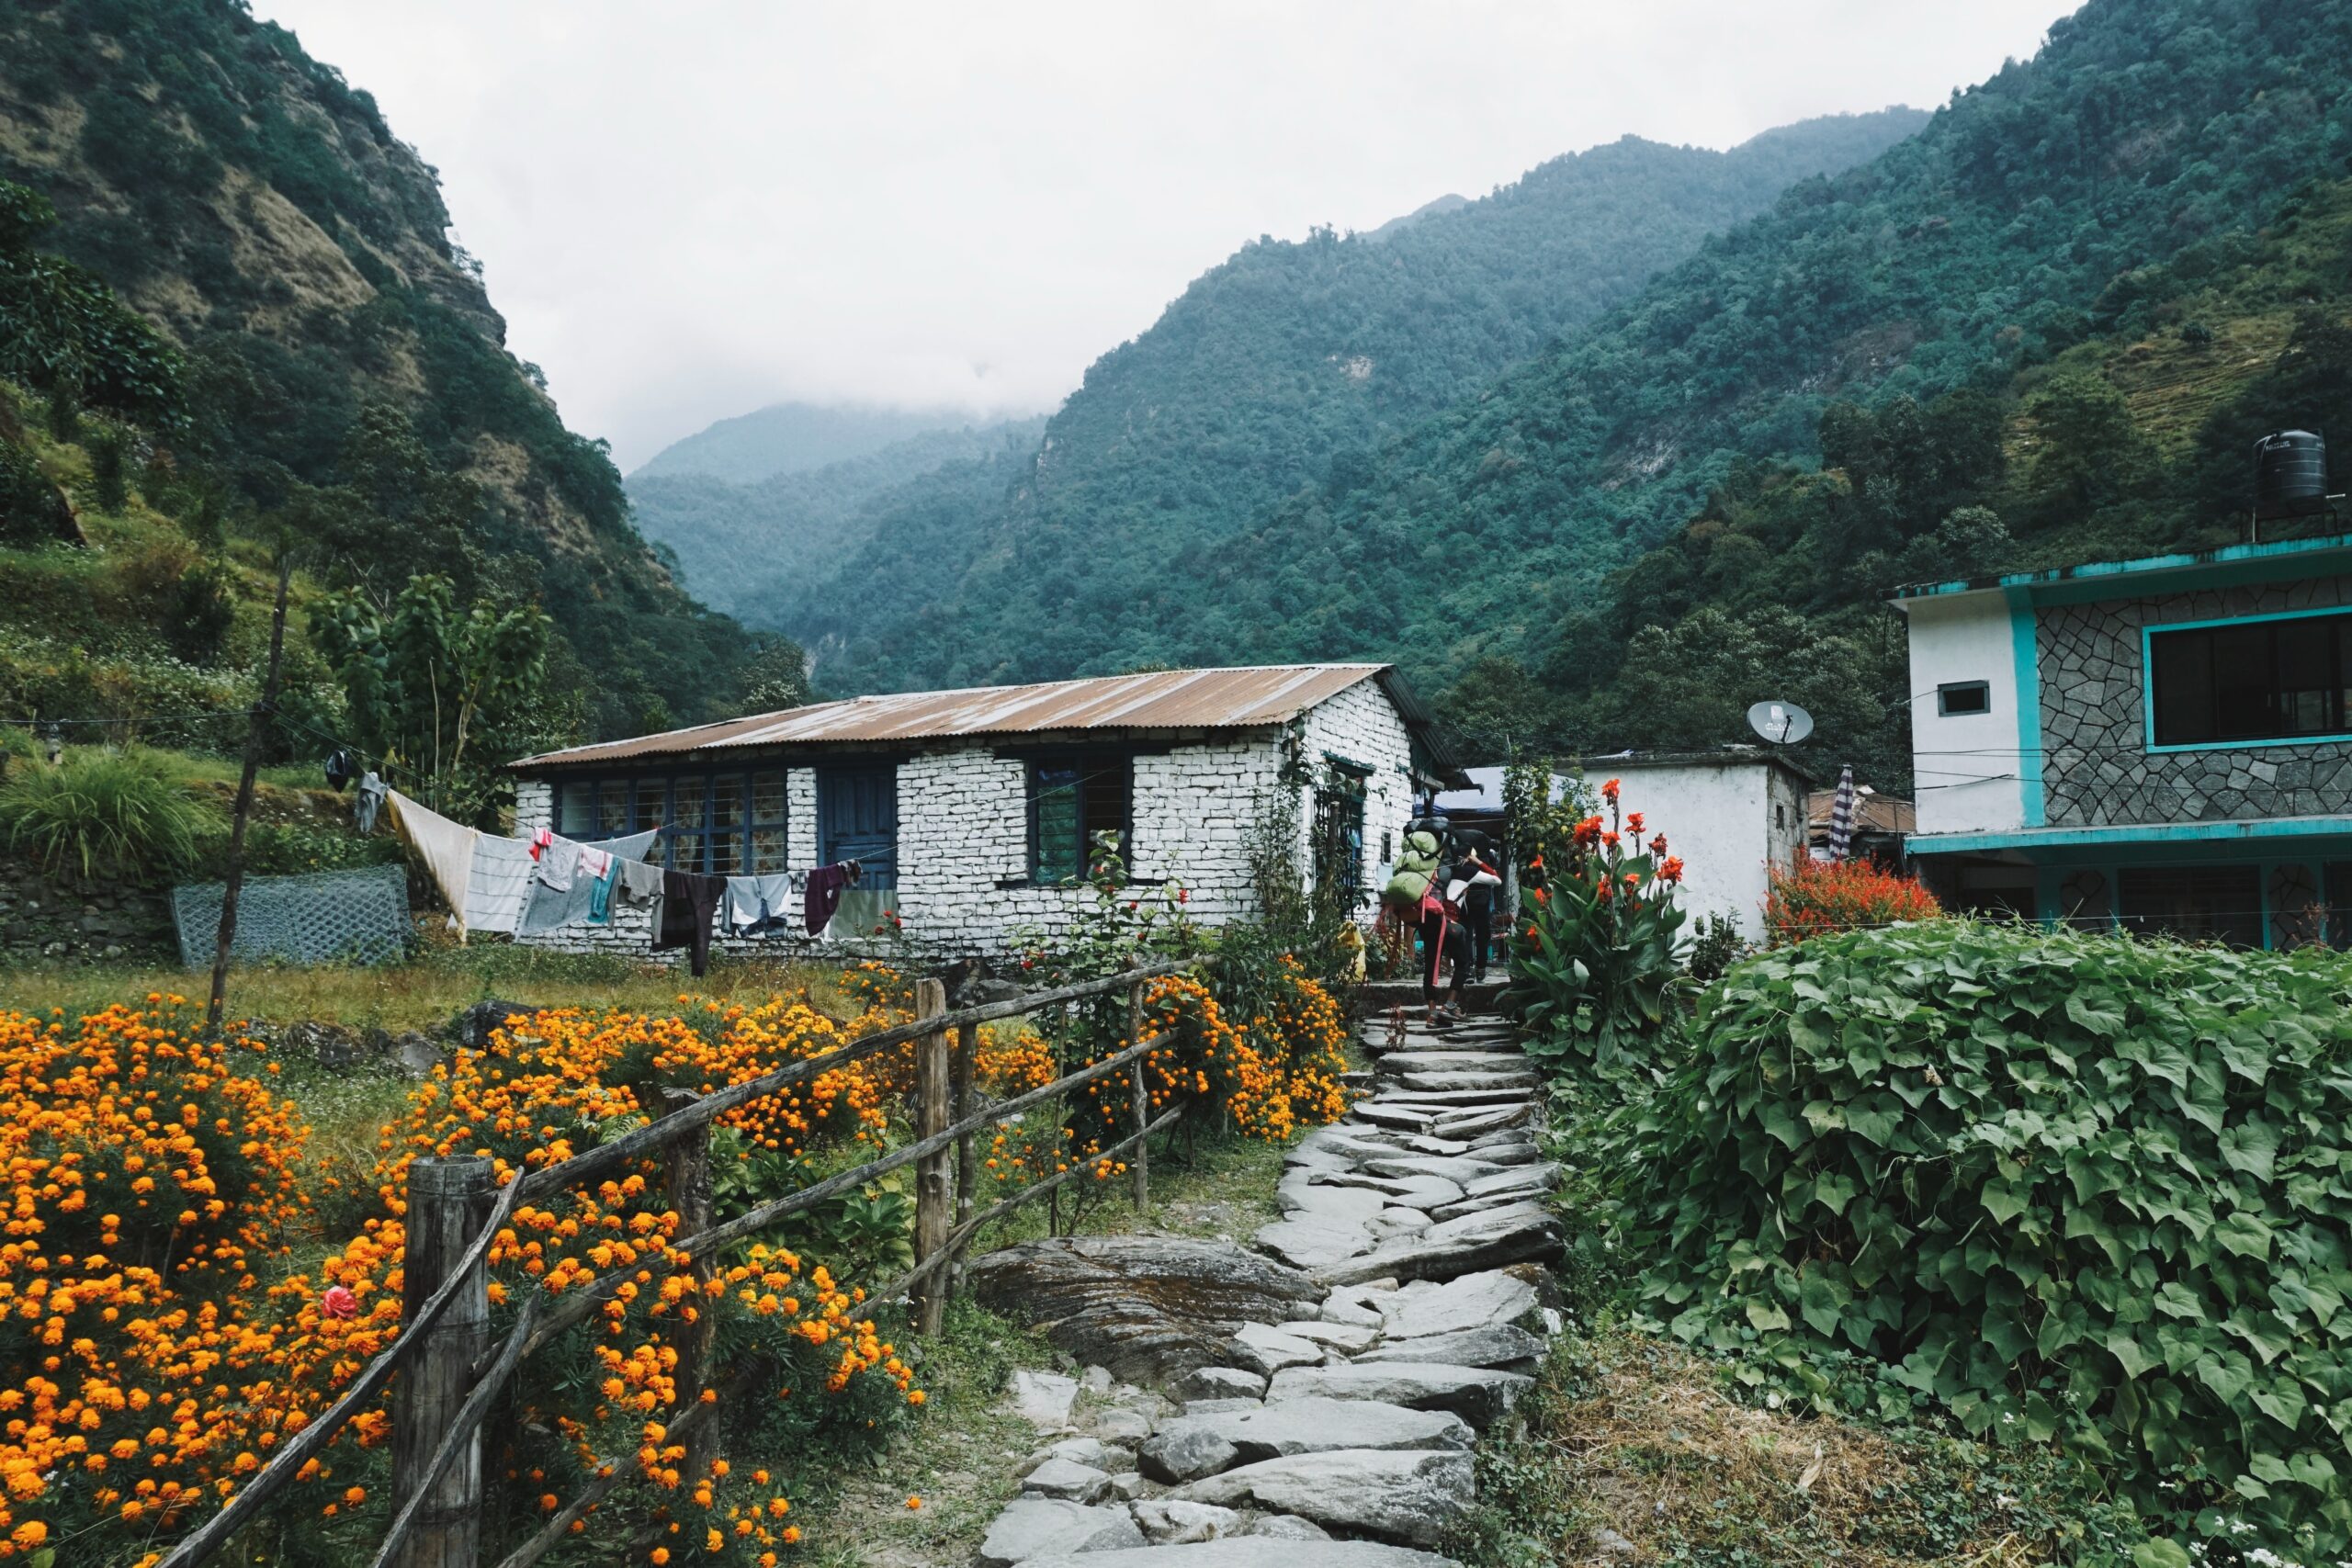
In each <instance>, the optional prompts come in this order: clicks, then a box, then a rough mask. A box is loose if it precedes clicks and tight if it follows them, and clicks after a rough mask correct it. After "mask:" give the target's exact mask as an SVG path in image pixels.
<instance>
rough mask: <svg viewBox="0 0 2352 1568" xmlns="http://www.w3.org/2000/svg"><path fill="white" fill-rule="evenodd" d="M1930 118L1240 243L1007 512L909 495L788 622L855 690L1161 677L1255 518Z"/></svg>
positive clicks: (1117, 370)
mask: <svg viewBox="0 0 2352 1568" xmlns="http://www.w3.org/2000/svg"><path fill="white" fill-rule="evenodd" d="M1922 118H1924V117H1923V116H1921V115H1920V114H1919V113H1917V111H1913V110H1908V109H1888V110H1885V111H1883V112H1881V113H1878V114H1872V115H1861V116H1851V117H1840V118H1829V119H1822V120H1814V121H1808V122H1806V123H1804V124H1802V125H1794V126H1789V127H1785V128H1783V129H1781V130H1775V131H1771V132H1770V133H1768V134H1766V135H1763V136H1759V137H1758V138H1756V139H1755V140H1753V141H1749V142H1747V144H1745V145H1743V146H1741V147H1738V148H1736V149H1734V150H1733V151H1731V152H1707V151H1704V150H1701V149H1696V148H1687V147H1684V148H1676V147H1663V146H1659V145H1657V143H1655V142H1648V141H1639V140H1637V139H1634V138H1630V137H1629V138H1626V139H1625V140H1623V141H1617V142H1613V143H1611V144H1609V145H1607V146H1603V147H1597V148H1594V149H1592V150H1591V151H1589V152H1581V153H1577V154H1574V155H1572V156H1567V157H1562V158H1557V159H1555V160H1553V161H1552V162H1550V163H1547V164H1543V165H1542V166H1540V167H1538V168H1536V169H1534V170H1532V171H1530V172H1529V173H1528V174H1527V175H1525V176H1524V177H1523V178H1521V180H1519V181H1518V182H1517V183H1515V184H1513V185H1511V186H1506V187H1504V188H1502V189H1499V190H1497V191H1495V192H1494V193H1493V194H1491V195H1490V196H1488V197H1486V198H1484V199H1483V200H1480V201H1476V202H1473V203H1469V204H1466V205H1462V206H1457V207H1454V208H1453V209H1450V210H1449V209H1446V207H1445V204H1444V203H1443V202H1439V203H1432V204H1431V208H1432V210H1427V211H1425V212H1424V213H1423V214H1422V215H1420V216H1419V217H1417V218H1416V219H1415V220H1413V221H1411V222H1409V223H1406V224H1403V225H1385V226H1384V228H1383V230H1382V231H1376V234H1373V235H1367V234H1358V235H1346V236H1342V235H1340V234H1336V233H1333V232H1330V231H1317V232H1316V233H1315V234H1314V235H1312V236H1311V237H1310V238H1308V239H1307V240H1306V241H1303V242H1300V243H1287V242H1276V241H1272V240H1266V239H1261V240H1260V241H1258V242H1257V243H1252V244H1250V245H1246V246H1244V247H1243V248H1242V249H1241V250H1240V251H1239V252H1238V253H1237V254H1235V255H1234V256H1233V257H1232V258H1231V259H1230V260H1228V261H1227V262H1226V263H1225V264H1224V265H1221V266H1219V267H1217V268H1216V269H1215V270H1213V271H1211V272H1209V273H1207V274H1205V275H1204V276H1202V277H1200V278H1199V279H1197V280H1195V281H1194V282H1193V285H1192V286H1191V287H1190V288H1187V289H1186V290H1185V292H1184V294H1183V296H1182V298H1181V299H1178V300H1177V301H1176V302H1175V303H1174V304H1172V305H1170V307H1169V309H1168V310H1167V311H1166V312H1165V313H1164V314H1163V315H1162V316H1161V317H1160V319H1159V321H1158V322H1156V323H1155V324H1154V325H1153V326H1152V327H1151V329H1150V330H1149V331H1148V332H1146V333H1143V334H1142V335H1141V336H1140V337H1138V338H1136V340H1134V341H1133V342H1131V343H1128V344H1123V345H1121V346H1120V347H1118V348H1116V349H1114V350H1113V351H1112V352H1111V353H1109V354H1106V355H1103V358H1101V359H1100V360H1098V361H1097V362H1096V363H1095V364H1094V366H1093V367H1092V368H1091V369H1090V370H1089V371H1088V372H1087V376H1086V381H1085V385H1084V386H1083V387H1082V388H1081V389H1080V390H1079V391H1077V392H1076V393H1074V394H1072V396H1071V397H1070V399H1069V401H1068V402H1067V403H1066V404H1065V405H1064V406H1063V408H1062V409H1061V411H1060V412H1058V413H1057V414H1056V415H1055V416H1054V418H1053V420H1052V421H1051V422H1050V423H1049V424H1048V425H1047V427H1046V434H1045V437H1044V439H1043V441H1042V442H1040V443H1039V444H1038V446H1037V448H1036V450H1035V453H1034V454H1033V460H1032V461H1031V462H1030V463H1029V464H1028V465H1027V466H1026V468H1025V469H1023V471H1021V472H1019V473H1018V474H1017V475H1014V476H1011V477H1012V479H1014V482H1013V484H1012V486H1011V488H1010V489H1009V490H1008V491H1006V492H1005V493H1003V494H1001V495H998V496H996V497H994V498H990V499H989V501H988V502H987V504H985V505H984V506H983V507H982V508H981V509H980V510H978V511H974V512H970V513H967V515H966V516H965V519H964V523H963V525H962V526H961V527H958V528H954V529H942V528H941V527H939V526H938V524H939V522H940V514H941V511H942V506H943V503H944V493H929V494H923V493H912V494H910V495H909V496H907V497H906V498H905V500H904V504H903V508H902V510H900V511H896V512H893V513H890V514H888V515H884V516H879V517H876V519H874V525H875V532H874V537H873V539H872V541H871V542H870V544H868V545H866V546H865V547H864V548H862V549H860V550H859V551H858V552H857V553H856V554H855V555H854V556H853V558H851V559H850V561H849V562H848V563H847V564H846V565H845V566H844V567H843V568H842V573H841V577H840V589H841V591H840V592H823V593H820V594H817V595H815V596H813V600H812V605H813V613H807V614H804V615H800V616H798V617H796V618H794V619H791V620H788V621H786V623H785V625H786V626H787V627H788V628H789V629H792V630H794V631H795V632H796V633H797V634H798V635H801V636H802V637H803V638H804V640H812V646H813V647H815V648H816V649H817V650H818V651H819V652H820V655H821V656H824V657H828V658H834V659H837V660H839V663H840V665H841V667H842V671H843V673H842V679H843V680H844V681H847V682H852V683H864V682H869V681H872V682H880V683H885V684H901V685H903V684H917V683H924V682H944V681H951V680H952V681H964V680H974V681H978V680H990V679H998V678H1007V677H1012V676H1028V675H1040V674H1051V675H1060V674H1070V673H1075V672H1080V671H1092V670H1096V669H1100V668H1104V667H1110V666H1116V665H1118V664H1121V663H1125V662H1132V661H1134V660H1139V659H1151V658H1157V657H1161V656H1162V654H1163V651H1164V650H1165V649H1168V648H1170V647H1171V646H1174V645H1175V644H1174V643H1171V641H1170V637H1168V636H1167V635H1164V634H1165V633H1166V632H1167V631H1169V630H1170V623H1171V622H1183V621H1187V620H1191V619H1193V618H1194V615H1195V612H1196V610H1197V609H1198V608H1199V607H1200V605H1201V604H1202V603H1203V602H1204V599H1205V597H1206V596H1205V595H1203V596H1202V597H1201V598H1199V599H1196V598H1195V597H1194V595H1193V592H1192V591H1191V589H1190V588H1189V587H1188V586H1187V581H1186V577H1185V573H1186V572H1187V570H1190V569H1191V568H1192V567H1193V566H1194V565H1196V564H1197V563H1198V562H1199V561H1200V560H1202V559H1204V558H1213V557H1214V558H1223V559H1224V560H1226V561H1227V563H1228V564H1230V565H1235V566H1241V565H1243V562H1244V560H1245V558H1240V557H1235V556H1232V555H1231V554H1230V553H1229V552H1228V551H1227V546H1228V545H1229V544H1230V543H1231V541H1232V540H1233V538H1234V536H1235V535H1236V534H1237V532H1238V530H1240V529H1242V528H1244V527H1245V526H1247V525H1248V524H1249V523H1250V519H1251V518H1253V517H1254V516H1256V515H1258V514H1260V513H1262V512H1263V511H1264V510H1265V509H1266V508H1268V507H1271V506H1272V505H1273V504H1275V503H1276V502H1280V501H1281V500H1282V499H1283V498H1284V497H1286V496H1289V495H1291V494H1293V493H1294V492H1295V491H1299V490H1300V489H1301V488H1302V487H1311V486H1315V485H1317V484H1320V483H1323V482H1325V481H1326V480H1327V479H1329V478H1330V477H1331V476H1333V475H1334V474H1339V475H1341V476H1348V475H1353V474H1356V473H1359V472H1362V471H1363V470H1364V469H1365V468H1367V467H1368V464H1369V459H1370V454H1371V452H1372V451H1373V450H1374V448H1375V447H1376V446H1377V445H1378V444H1379V443H1380V442H1381V441H1382V440H1383V439H1385V438H1386V437H1388V436H1390V435H1392V434H1395V433H1397V432H1398V431H1401V430H1404V429H1407V428H1408V427H1410V426H1411V425H1412V424H1414V423H1417V422H1419V421H1420V420H1423V419H1425V418H1427V417H1429V416H1430V415H1431V414H1433V413H1435V412H1438V411H1440V410H1442V409H1444V408H1446V407H1448V406H1449V405H1451V404H1452V403H1453V402H1454V401H1455V400H1458V399H1460V398H1462V397H1464V396H1465V395H1467V394H1468V393H1470V392H1471V391H1473V390H1474V389H1476V388H1477V387H1479V386H1481V385H1482V384H1484V383H1485V382H1487V380H1489V379H1490V378H1492V377H1493V376H1495V375H1496V374H1497V373H1498V371H1500V370H1501V369H1502V368H1503V367H1506V366H1509V365H1510V364H1512V363H1514V362H1516V361H1519V360H1521V359H1524V358H1526V357H1527V356H1528V355H1532V354H1533V353H1535V352H1536V351H1537V350H1539V349H1540V348H1542V347H1543V346H1544V344H1546V343H1548V342H1550V341H1551V340H1552V339H1554V338H1555V336H1557V335H1558V334H1560V333H1563V332H1566V331H1568V330H1570V329H1572V328H1575V327H1577V326H1578V325H1579V324H1581V323H1583V322H1586V321H1590V320H1591V319H1592V318H1593V317H1595V316H1597V315H1598V314H1600V312H1601V311H1603V310H1607V309H1608V308H1609V307H1610V306H1611V305H1612V304H1615V303H1617V302H1618V301H1621V300H1623V299H1625V298H1627V297H1628V296H1629V295H1631V294H1632V293H1633V292H1634V290H1635V289H1637V288H1639V287H1640V286H1641V284H1642V283H1643V281H1644V280H1645V278H1647V277H1648V276H1651V275H1652V274H1654V273H1656V272H1657V270H1658V269H1659V268H1661V267H1664V266H1668V265H1672V264H1673V263H1675V262H1677V261H1679V260H1681V259H1683V258H1685V257H1687V256H1689V255H1690V254H1691V253H1692V251H1693V250H1694V249H1695V248H1696V246H1697V245H1698V244H1699V243H1700V241H1701V240H1702V237H1703V236H1705V235H1707V234H1709V233H1711V232H1713V231H1717V230H1720V229H1722V228H1724V227H1725V226H1726V225H1728V224H1730V223H1732V222H1734V221H1736V220H1739V219H1741V218H1743V217H1747V216H1748V215H1751V214H1753V213H1756V212H1758V211H1760V210H1762V209H1764V208H1765V207H1766V206H1767V205H1768V204H1769V203H1770V201H1771V200H1772V199H1773V197H1774V196H1775V195H1776V194H1777V193H1778V192H1779V191H1781V189H1782V188H1784V187H1785V186H1788V185H1789V184H1790V183H1791V182H1792V181H1795V180H1799V179H1802V178H1804V177H1807V176H1809V175H1815V174H1818V173H1820V172H1822V171H1824V170H1829V169H1838V168H1843V167H1846V166H1848V165H1849V164H1854V163H1858V162H1860V161H1862V160H1863V159H1866V158H1868V157H1870V156H1871V155H1872V154H1873V153H1875V152H1878V151H1880V150H1881V149H1883V148H1884V147H1885V146H1886V145H1887V144H1888V143H1889V142H1891V141H1894V140H1895V139H1896V138H1897V137H1900V136H1902V135H1904V134H1905V133H1906V132H1908V131H1909V130H1912V129H1914V128H1915V127H1916V126H1917V125H1918V124H1919V123H1920V122H1921V120H1922ZM967 477H968V476H964V475H958V476H956V482H959V483H960V482H961V481H962V479H965V478H967ZM952 488H954V486H953V485H952V484H951V485H947V486H944V487H943V489H952ZM853 588H854V592H852V591H851V590H853ZM1172 630H1173V633H1174V637H1175V639H1176V641H1178V642H1182V641H1185V640H1186V639H1187V638H1188V637H1189V633H1188V632H1187V630H1186V628H1185V627H1184V626H1181V625H1178V626H1174V627H1173V628H1172ZM1200 646H1207V645H1206V644H1205V643H1203V644H1200ZM1207 657H1208V658H1210V659H1212V660H1214V659H1215V658H1216V655H1214V654H1212V655H1209V656H1207Z"/></svg>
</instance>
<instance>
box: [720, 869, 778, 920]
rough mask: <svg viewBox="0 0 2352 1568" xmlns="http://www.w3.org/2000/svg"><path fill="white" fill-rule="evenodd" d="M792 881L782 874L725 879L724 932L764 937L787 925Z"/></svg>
mask: <svg viewBox="0 0 2352 1568" xmlns="http://www.w3.org/2000/svg"><path fill="white" fill-rule="evenodd" d="M791 895H792V878H791V877H790V876H789V875H787V874H785V873H783V872H775V873H771V874H767V875H763V876H730V877H729V878H728V879H727V929H728V931H729V934H730V935H733V936H765V935H767V934H768V933H769V932H770V931H782V930H784V929H785V928H786V927H787V926H789V925H790V924H791V923H792V921H791V916H790V914H789V912H788V905H789V900H790V898H791Z"/></svg>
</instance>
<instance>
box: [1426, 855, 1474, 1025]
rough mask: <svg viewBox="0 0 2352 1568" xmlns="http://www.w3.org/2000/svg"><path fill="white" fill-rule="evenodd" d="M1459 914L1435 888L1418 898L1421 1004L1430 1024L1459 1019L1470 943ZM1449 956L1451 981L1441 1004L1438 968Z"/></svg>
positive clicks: (1451, 1021)
mask: <svg viewBox="0 0 2352 1568" xmlns="http://www.w3.org/2000/svg"><path fill="white" fill-rule="evenodd" d="M1458 915H1459V911H1458V910H1456V909H1454V908H1452V907H1451V906H1450V905H1448V904H1447V903H1446V901H1445V899H1444V898H1443V897H1442V896H1441V895H1440V894H1439V892H1438V890H1437V889H1436V888H1434V887H1432V888H1430V893H1429V896H1428V897H1425V898H1423V899H1422V900H1421V952H1422V954H1423V958H1422V967H1421V1006H1422V1007H1423V1008H1425V1009H1427V1010H1428V1013H1429V1021H1430V1024H1431V1026H1433V1027H1438V1028H1442V1027H1444V1026H1446V1025H1448V1024H1453V1023H1458V1022H1460V1021H1461V1018H1462V981H1463V977H1464V976H1465V975H1466V974H1467V973H1468V972H1469V967H1470V963H1469V959H1470V945H1469V941H1468V933H1467V932H1465V931H1464V930H1463V927H1462V922H1461V920H1460V919H1458V918H1457V917H1458ZM1449 958H1450V959H1452V960H1453V986H1452V987H1450V988H1449V989H1448V990H1447V992H1446V997H1445V1000H1444V1002H1443V1003H1442V1004H1441V1003H1440V1002H1439V1001H1438V987H1437V977H1438V969H1439V967H1440V965H1442V964H1443V963H1444V962H1445V961H1446V960H1447V959H1449Z"/></svg>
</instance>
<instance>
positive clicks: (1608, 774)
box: [1577, 746, 1811, 942]
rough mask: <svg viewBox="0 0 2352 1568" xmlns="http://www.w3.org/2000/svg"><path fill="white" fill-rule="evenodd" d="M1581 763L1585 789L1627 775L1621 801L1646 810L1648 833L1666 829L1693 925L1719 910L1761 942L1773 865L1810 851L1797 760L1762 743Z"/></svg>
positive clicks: (1790, 863) (1805, 785)
mask: <svg viewBox="0 0 2352 1568" xmlns="http://www.w3.org/2000/svg"><path fill="white" fill-rule="evenodd" d="M1577 766H1578V767H1579V768H1580V769H1581V771H1582V772H1583V774H1584V781H1585V784H1586V785H1587V787H1588V788H1591V789H1595V790H1598V789H1599V788H1600V784H1602V782H1603V781H1605V780H1608V779H1612V778H1613V779H1617V780H1619V781H1621V783H1622V785H1623V807H1624V809H1625V810H1626V811H1628V812H1634V811H1638V812H1640V813H1641V814H1642V817H1643V821H1644V827H1645V833H1644V837H1645V838H1647V837H1648V836H1649V835H1651V834H1656V833H1664V834H1665V835H1666V839H1667V852H1668V853H1669V854H1674V855H1679V856H1680V857H1681V859H1682V865H1683V876H1682V906H1683V908H1686V909H1689V910H1690V911H1691V926H1692V927H1695V926H1696V924H1697V923H1698V920H1699V918H1700V917H1701V916H1702V915H1710V914H1712V915H1714V916H1716V917H1718V918H1719V919H1724V920H1728V921H1730V922H1731V923H1732V924H1733V925H1735V926H1736V927H1737V928H1738V929H1739V933H1740V935H1741V936H1743V937H1745V938H1746V939H1747V940H1748V941H1749V942H1761V941H1763V939H1764V899H1765V897H1766V895H1768V894H1769V893H1770V891H1771V875H1770V869H1771V868H1772V867H1775V866H1777V867H1780V868H1781V869H1783V870H1789V869H1792V868H1794V867H1795V866H1796V864H1797V863H1799V862H1800V861H1801V860H1803V859H1804V856H1805V853H1806V840H1805V834H1806V820H1807V819H1806V814H1805V796H1806V794H1807V792H1808V791H1809V789H1810V788H1811V785H1810V784H1809V782H1808V781H1807V780H1806V778H1805V776H1804V774H1803V773H1799V772H1798V771H1797V769H1796V767H1795V765H1794V764H1792V763H1791V762H1789V761H1786V760H1785V759H1783V758H1782V757H1781V756H1780V755H1779V754H1778V753H1776V752H1771V751H1767V750H1764V749H1763V748H1761V747H1751V746H1729V747H1725V748H1724V749H1723V750H1716V751H1679V752H1646V753H1644V752H1623V753H1620V754H1619V755H1617V756H1613V757H1586V758H1584V759H1582V760H1581V761H1579V762H1578V764H1577ZM1687 929H1691V928H1686V930H1687Z"/></svg>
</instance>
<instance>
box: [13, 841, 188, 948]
mask: <svg viewBox="0 0 2352 1568" xmlns="http://www.w3.org/2000/svg"><path fill="white" fill-rule="evenodd" d="M0 954H5V955H6V958H7V960H8V961H9V962H11V963H29V962H32V961H34V960H36V959H42V958H46V959H50V960H51V961H54V960H57V959H85V960H96V959H107V960H118V959H141V960H153V961H162V962H165V963H173V962H176V961H177V959H178V955H179V943H178V939H177V938H176V937H175V935H174V933H173V930H172V901H171V895H170V893H169V892H168V891H164V890H161V889H155V888H144V887H136V886H127V885H125V884H122V883H119V882H107V883H101V882H85V881H83V880H81V879H79V878H76V877H51V876H49V875H46V874H43V873H42V872H41V871H40V870H39V869H38V868H36V867H34V866H31V865H28V864H26V863H23V862H20V861H0Z"/></svg>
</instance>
